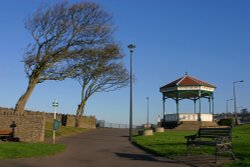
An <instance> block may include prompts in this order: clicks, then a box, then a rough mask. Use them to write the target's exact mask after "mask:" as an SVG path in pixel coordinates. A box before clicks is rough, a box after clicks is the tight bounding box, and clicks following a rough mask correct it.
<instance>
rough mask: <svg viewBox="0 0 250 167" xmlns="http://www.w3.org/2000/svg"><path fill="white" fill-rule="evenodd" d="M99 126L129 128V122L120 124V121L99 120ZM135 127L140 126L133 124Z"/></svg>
mask: <svg viewBox="0 0 250 167" xmlns="http://www.w3.org/2000/svg"><path fill="white" fill-rule="evenodd" d="M96 127H97V128H117V129H128V128H129V125H128V124H118V123H109V122H105V121H104V120H98V121H97V124H96ZM133 128H138V126H137V125H133Z"/></svg>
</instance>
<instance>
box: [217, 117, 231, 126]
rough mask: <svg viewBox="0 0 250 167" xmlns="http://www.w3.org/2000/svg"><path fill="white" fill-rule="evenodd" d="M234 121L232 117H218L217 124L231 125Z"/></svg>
mask: <svg viewBox="0 0 250 167" xmlns="http://www.w3.org/2000/svg"><path fill="white" fill-rule="evenodd" d="M233 123H234V121H233V118H224V119H220V120H219V122H218V124H219V125H221V126H232V125H233Z"/></svg>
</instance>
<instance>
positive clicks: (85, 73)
mask: <svg viewBox="0 0 250 167" xmlns="http://www.w3.org/2000/svg"><path fill="white" fill-rule="evenodd" d="M89 58H90V60H89V62H91V63H87V61H85V63H84V64H85V65H84V66H78V67H77V68H78V70H75V72H76V73H75V77H74V78H75V79H76V80H77V81H78V82H79V83H80V85H81V87H82V91H81V102H80V104H79V105H78V108H77V110H76V127H78V126H79V121H80V119H81V117H82V115H83V113H84V111H85V105H86V102H87V100H88V99H89V98H90V97H91V96H92V95H93V94H94V93H96V92H108V91H114V90H116V89H119V88H122V87H124V86H126V85H127V84H128V81H129V77H128V76H129V75H128V72H127V70H126V68H125V67H124V65H123V64H122V63H121V59H122V58H123V55H122V54H120V49H119V47H118V46H117V45H109V46H106V47H104V48H100V49H98V50H93V51H90V52H89ZM80 64H82V63H80Z"/></svg>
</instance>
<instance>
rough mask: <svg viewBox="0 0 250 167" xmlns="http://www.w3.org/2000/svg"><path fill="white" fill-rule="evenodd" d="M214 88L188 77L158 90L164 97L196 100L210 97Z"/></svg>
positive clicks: (185, 76)
mask: <svg viewBox="0 0 250 167" xmlns="http://www.w3.org/2000/svg"><path fill="white" fill-rule="evenodd" d="M215 88H216V86H214V85H212V84H210V83H207V82H205V81H202V80H199V79H196V78H194V77H191V76H189V75H187V74H186V75H184V76H183V77H181V78H179V79H177V80H175V81H173V82H170V83H168V84H166V85H164V86H162V87H161V88H160V92H162V93H163V95H164V96H166V97H170V98H188V99H189V98H197V97H206V96H211V95H212V94H213V92H214V90H215Z"/></svg>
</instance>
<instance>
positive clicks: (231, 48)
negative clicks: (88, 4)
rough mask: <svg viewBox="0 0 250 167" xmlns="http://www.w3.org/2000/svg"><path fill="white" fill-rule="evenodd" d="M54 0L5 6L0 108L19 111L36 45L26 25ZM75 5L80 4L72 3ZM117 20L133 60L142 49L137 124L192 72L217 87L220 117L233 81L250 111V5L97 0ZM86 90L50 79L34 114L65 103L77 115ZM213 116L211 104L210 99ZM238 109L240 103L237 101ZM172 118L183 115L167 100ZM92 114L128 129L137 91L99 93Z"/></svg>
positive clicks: (0, 18)
mask: <svg viewBox="0 0 250 167" xmlns="http://www.w3.org/2000/svg"><path fill="white" fill-rule="evenodd" d="M56 2H58V1H49V0H43V1H42V0H37V1H33V0H22V1H19V0H8V1H7V0H5V1H1V3H0V23H1V26H0V37H1V39H0V58H1V60H0V69H1V70H0V78H1V82H0V106H2V107H14V106H15V103H16V101H17V100H18V98H19V97H20V96H21V95H22V94H23V93H24V91H25V90H26V87H27V84H28V80H27V78H26V76H25V73H24V68H23V63H22V62H21V60H22V56H23V53H24V50H25V48H26V46H27V44H28V43H29V42H31V41H32V38H31V36H30V34H29V33H28V32H27V31H26V29H25V28H24V20H25V18H27V16H29V15H31V14H32V13H33V12H34V11H35V10H36V9H37V8H38V7H39V6H40V5H41V4H49V5H51V4H54V3H56ZM69 2H75V1H69ZM94 2H97V3H100V4H101V5H102V6H103V7H104V8H105V9H106V11H108V12H109V13H111V14H113V22H114V26H115V28H116V31H115V34H114V37H115V39H116V40H117V41H118V42H119V43H120V44H121V46H122V49H123V53H124V54H125V55H127V56H126V57H125V58H124V63H125V65H126V66H127V67H129V50H128V48H127V45H128V44H130V43H133V44H135V45H136V49H135V51H134V57H133V58H134V59H133V60H134V69H133V70H134V75H135V77H136V82H135V83H134V123H135V124H141V123H145V122H146V120H147V118H146V111H147V110H146V109H147V108H146V107H147V105H146V97H149V107H150V109H149V110H150V122H152V123H155V122H156V118H157V115H158V114H160V115H161V114H162V95H161V93H160V92H159V88H160V87H161V86H163V85H165V84H167V83H169V82H171V81H173V80H175V79H177V78H179V77H181V76H183V75H184V74H185V72H188V74H189V75H191V76H193V77H196V78H198V79H201V80H204V81H207V82H209V83H212V84H214V85H216V86H217V89H216V91H215V112H216V113H220V112H225V110H226V100H227V99H230V98H232V96H233V95H232V82H233V81H237V80H242V79H243V80H244V81H245V82H243V83H239V84H237V86H236V89H237V99H238V100H237V103H238V106H242V107H244V108H248V109H250V75H249V71H250V66H249V64H250V1H248V0H234V1H233V0H137V1H135V0H95V1H94ZM80 91H81V88H80V85H79V84H78V83H77V82H76V81H73V80H65V81H61V82H55V81H46V82H44V83H42V84H39V85H37V87H36V88H35V90H34V92H33V94H32V96H31V97H30V100H29V101H28V103H27V105H26V108H27V109H31V110H39V111H48V112H52V110H53V108H52V106H51V105H52V104H51V103H52V101H53V99H54V98H56V99H58V101H59V109H58V110H59V112H61V113H69V114H74V113H75V110H76V106H77V104H78V103H79V101H80ZM192 106H193V103H192V102H191V101H187V100H184V101H181V103H180V112H192V111H193V108H192ZM202 109H203V111H204V112H207V111H208V103H207V101H206V100H203V101H202ZM229 111H233V102H232V101H231V102H230V103H229ZM167 112H169V113H174V112H175V104H174V102H173V101H171V100H168V101H167ZM85 114H86V115H95V116H96V117H97V118H98V119H104V120H106V121H107V122H113V123H128V118H129V87H126V88H123V89H121V90H118V91H115V92H109V93H98V94H95V95H94V96H93V97H91V98H90V100H89V101H88V103H87V106H86V113H85Z"/></svg>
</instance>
